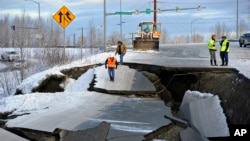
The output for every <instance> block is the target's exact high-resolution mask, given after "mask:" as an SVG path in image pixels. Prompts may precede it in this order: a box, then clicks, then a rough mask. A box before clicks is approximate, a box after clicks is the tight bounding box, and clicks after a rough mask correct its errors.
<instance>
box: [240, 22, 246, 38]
mask: <svg viewBox="0 0 250 141" xmlns="http://www.w3.org/2000/svg"><path fill="white" fill-rule="evenodd" d="M247 30H248V26H247V24H246V22H245V20H241V21H240V24H239V34H240V35H241V34H243V33H244V32H247Z"/></svg>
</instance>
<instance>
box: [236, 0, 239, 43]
mask: <svg viewBox="0 0 250 141" xmlns="http://www.w3.org/2000/svg"><path fill="white" fill-rule="evenodd" d="M236 5H237V8H236V9H237V12H236V14H237V15H236V38H237V39H238V38H239V0H237V4H236Z"/></svg>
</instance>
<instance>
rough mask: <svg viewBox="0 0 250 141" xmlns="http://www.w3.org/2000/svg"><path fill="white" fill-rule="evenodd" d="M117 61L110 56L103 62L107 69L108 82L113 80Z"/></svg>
mask: <svg viewBox="0 0 250 141" xmlns="http://www.w3.org/2000/svg"><path fill="white" fill-rule="evenodd" d="M117 65H118V63H117V60H116V58H115V57H114V56H112V55H110V57H108V58H107V59H106V61H105V68H108V74H109V78H110V81H114V80H115V69H117Z"/></svg>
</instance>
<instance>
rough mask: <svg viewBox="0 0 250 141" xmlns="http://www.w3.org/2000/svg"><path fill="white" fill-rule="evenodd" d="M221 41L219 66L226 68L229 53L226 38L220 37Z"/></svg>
mask: <svg viewBox="0 0 250 141" xmlns="http://www.w3.org/2000/svg"><path fill="white" fill-rule="evenodd" d="M221 38H222V40H221V42H220V46H221V48H220V57H221V60H222V64H221V66H227V65H228V52H229V49H230V47H229V42H228V40H227V37H226V36H222V37H221Z"/></svg>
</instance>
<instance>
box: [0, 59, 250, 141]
mask: <svg viewBox="0 0 250 141" xmlns="http://www.w3.org/2000/svg"><path fill="white" fill-rule="evenodd" d="M126 65H129V66H130V67H131V68H134V69H137V70H138V71H141V72H142V73H143V74H144V75H145V76H146V77H147V78H148V79H149V80H150V81H151V82H152V83H154V85H155V87H156V90H157V95H158V96H159V97H160V98H161V99H162V100H163V101H164V102H165V104H166V106H170V107H171V108H172V112H173V115H174V114H175V113H176V112H177V111H178V108H179V105H180V103H181V101H182V98H183V96H184V93H185V91H187V90H196V91H200V92H205V93H212V94H215V95H218V96H219V98H220V99H221V105H222V107H223V110H224V112H225V115H226V117H227V120H228V124H229V126H230V125H235V124H250V109H249V108H247V107H248V106H249V104H250V96H249V91H250V85H249V84H250V80H249V79H247V78H245V77H244V76H243V75H242V74H239V73H238V71H237V70H235V69H232V68H166V67H162V66H154V65H144V64H135V63H133V64H126ZM91 67H93V66H88V67H82V68H81V67H78V68H72V69H68V70H63V71H62V73H63V74H65V76H63V75H62V76H60V77H58V76H53V75H52V76H51V77H49V78H48V79H46V80H44V81H43V82H42V83H41V85H40V86H38V87H37V88H35V89H34V91H36V92H57V91H63V89H62V88H61V87H60V84H61V83H64V81H65V80H66V79H67V77H70V78H73V79H77V78H78V77H79V76H80V75H81V74H83V73H85V72H86V71H87V69H89V68H91ZM93 85H94V82H93V83H91V84H90V88H89V90H92V89H91V86H93ZM17 94H22V92H21V90H17ZM6 118H8V114H6V113H2V114H0V119H6ZM0 125H1V127H4V122H0ZM183 129H185V127H183V126H180V125H176V124H169V125H163V126H162V127H161V128H160V129H156V130H155V131H154V132H152V133H149V134H147V135H145V140H152V139H154V138H155V139H168V140H174V139H177V138H178V134H179V132H180V131H181V130H183ZM25 131H26V132H27V130H25ZM20 132H21V131H20ZM177 140H178V139H177Z"/></svg>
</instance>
